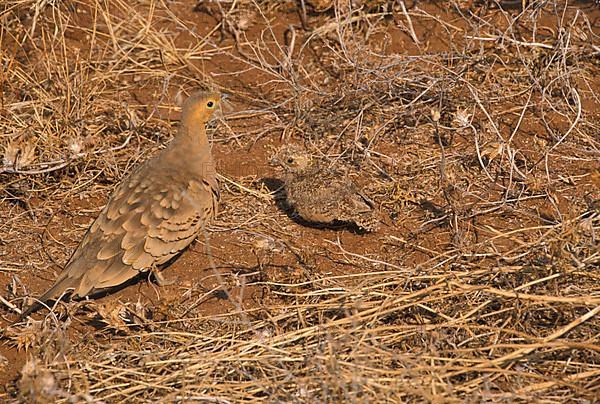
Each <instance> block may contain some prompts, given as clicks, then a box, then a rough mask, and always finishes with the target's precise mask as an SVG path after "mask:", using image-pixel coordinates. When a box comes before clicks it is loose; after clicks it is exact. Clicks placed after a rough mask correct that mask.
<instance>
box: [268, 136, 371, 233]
mask: <svg viewBox="0 0 600 404" xmlns="http://www.w3.org/2000/svg"><path fill="white" fill-rule="evenodd" d="M273 161H274V162H275V163H276V164H279V165H280V166H282V167H283V169H284V171H285V178H284V181H285V191H286V197H287V204H288V205H289V206H290V207H291V208H292V209H293V210H294V211H295V213H296V214H297V215H298V216H300V217H301V218H302V219H303V220H305V221H307V222H312V223H319V224H329V225H331V224H334V223H335V222H336V221H338V222H346V223H354V224H356V225H357V226H358V227H359V228H360V229H362V230H365V231H368V232H372V231H375V230H377V227H378V224H379V223H378V220H377V218H376V214H375V204H374V203H373V201H371V200H370V199H369V198H367V197H366V196H365V195H364V194H363V193H362V192H361V191H360V190H359V189H358V187H357V186H356V184H354V183H353V182H352V181H351V180H349V179H348V178H347V177H346V176H345V175H344V174H342V173H340V172H338V171H335V170H332V169H330V168H328V167H325V166H323V165H321V164H319V163H318V162H316V161H313V160H312V158H311V156H310V154H308V153H307V152H306V151H304V150H303V149H302V148H301V147H300V146H298V145H286V146H283V147H281V148H280V149H279V150H278V151H277V153H276V154H275V157H274V159H273Z"/></svg>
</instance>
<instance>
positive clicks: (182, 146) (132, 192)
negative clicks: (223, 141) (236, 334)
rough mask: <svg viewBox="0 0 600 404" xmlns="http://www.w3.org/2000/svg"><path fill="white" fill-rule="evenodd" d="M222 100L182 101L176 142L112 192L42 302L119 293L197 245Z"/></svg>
mask: <svg viewBox="0 0 600 404" xmlns="http://www.w3.org/2000/svg"><path fill="white" fill-rule="evenodd" d="M220 100H221V97H220V95H219V94H218V93H207V92H200V93H197V94H194V95H192V96H191V97H189V98H188V99H187V100H186V101H185V103H184V105H183V110H182V118H181V121H180V125H179V129H178V133H177V135H176V136H175V138H174V139H173V141H172V142H171V143H170V144H169V145H168V146H167V147H166V148H165V149H163V150H162V151H160V152H159V153H158V154H157V155H156V156H154V157H153V158H150V159H149V160H147V161H146V162H144V163H143V164H141V165H140V166H138V167H137V168H136V169H135V170H134V171H133V172H132V173H131V174H130V175H129V176H128V177H126V178H125V179H124V180H123V181H122V182H121V183H120V184H119V185H118V186H117V188H116V189H115V190H114V192H113V194H112V196H111V197H110V199H109V201H108V203H107V204H106V206H105V207H104V209H102V211H101V212H100V214H99V215H98V217H97V218H96V220H95V221H94V222H93V224H92V225H91V226H90V228H89V229H88V231H87V233H86V234H85V235H84V237H83V239H82V240H81V242H80V244H79V246H78V247H77V249H76V250H75V252H74V253H73V255H72V256H71V258H70V260H69V261H68V263H67V264H66V266H65V267H64V270H63V271H62V273H61V274H60V275H59V276H58V278H57V279H56V281H55V282H54V284H53V285H52V287H50V289H49V290H48V291H47V292H46V293H44V294H43V295H42V296H41V297H40V298H39V299H38V301H39V302H44V303H45V302H46V301H48V300H50V299H56V298H58V297H60V296H61V295H62V294H63V293H65V292H67V291H71V292H72V293H71V294H72V296H78V297H84V296H88V295H90V294H93V293H95V292H97V291H100V290H103V289H106V288H111V287H114V286H118V285H120V284H122V283H124V282H126V281H127V280H129V279H131V278H133V277H135V276H136V275H138V274H139V273H140V272H144V271H149V270H154V269H156V268H157V267H159V266H161V265H163V264H165V263H166V262H168V261H169V260H170V259H172V258H173V257H175V256H176V255H178V254H179V253H180V252H181V251H182V250H183V249H184V248H186V247H187V246H188V245H189V244H190V243H191V242H192V241H193V240H194V239H195V237H196V235H197V234H198V233H199V232H200V231H201V230H202V229H203V228H204V227H205V226H206V225H207V224H208V223H209V221H210V220H211V219H212V218H213V217H214V215H215V214H216V212H217V206H218V201H219V187H218V183H217V179H216V172H215V167H214V163H213V159H212V155H211V152H210V147H209V143H208V138H207V135H206V129H205V125H206V123H207V122H208V120H209V119H210V117H211V115H212V114H213V112H214V111H215V110H217V108H218V107H219V103H220ZM39 307H40V304H39V303H36V304H34V305H32V306H30V307H29V308H28V309H27V310H25V311H24V312H23V314H22V316H21V318H23V317H25V316H27V315H29V314H30V313H31V312H33V311H34V310H37V309H38V308H39Z"/></svg>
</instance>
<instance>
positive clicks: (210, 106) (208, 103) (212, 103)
mask: <svg viewBox="0 0 600 404" xmlns="http://www.w3.org/2000/svg"><path fill="white" fill-rule="evenodd" d="M206 106H207V107H208V108H212V107H214V106H215V103H214V102H212V101H209V102H207V103H206Z"/></svg>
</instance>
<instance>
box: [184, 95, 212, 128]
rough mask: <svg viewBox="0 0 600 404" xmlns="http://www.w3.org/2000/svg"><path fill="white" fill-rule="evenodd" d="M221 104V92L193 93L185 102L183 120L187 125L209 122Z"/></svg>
mask: <svg viewBox="0 0 600 404" xmlns="http://www.w3.org/2000/svg"><path fill="white" fill-rule="evenodd" d="M220 105H221V94H219V93H216V92H204V91H200V92H197V93H195V94H192V95H191V96H190V97H188V99H187V100H185V102H184V103H183V108H182V114H183V115H182V121H183V122H184V123H185V124H187V125H190V124H191V125H201V124H205V123H206V122H208V121H209V120H210V118H211V116H212V115H213V114H214V113H215V111H217V110H218V109H219V106H220Z"/></svg>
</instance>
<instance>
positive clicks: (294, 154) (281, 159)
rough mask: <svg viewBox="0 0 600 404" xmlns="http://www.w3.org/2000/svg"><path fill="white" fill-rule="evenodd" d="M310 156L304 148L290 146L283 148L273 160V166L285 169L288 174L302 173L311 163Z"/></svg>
mask: <svg viewBox="0 0 600 404" xmlns="http://www.w3.org/2000/svg"><path fill="white" fill-rule="evenodd" d="M311 160H312V159H311V156H310V154H309V153H308V152H307V151H306V150H305V149H304V148H302V147H300V146H298V145H295V144H289V145H285V146H282V147H281V148H280V149H279V150H278V151H277V153H275V155H274V156H273V158H272V159H271V163H272V164H276V165H279V166H281V167H283V169H284V170H286V171H288V172H300V171H303V170H305V169H306V168H307V167H308V166H310V163H311Z"/></svg>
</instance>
